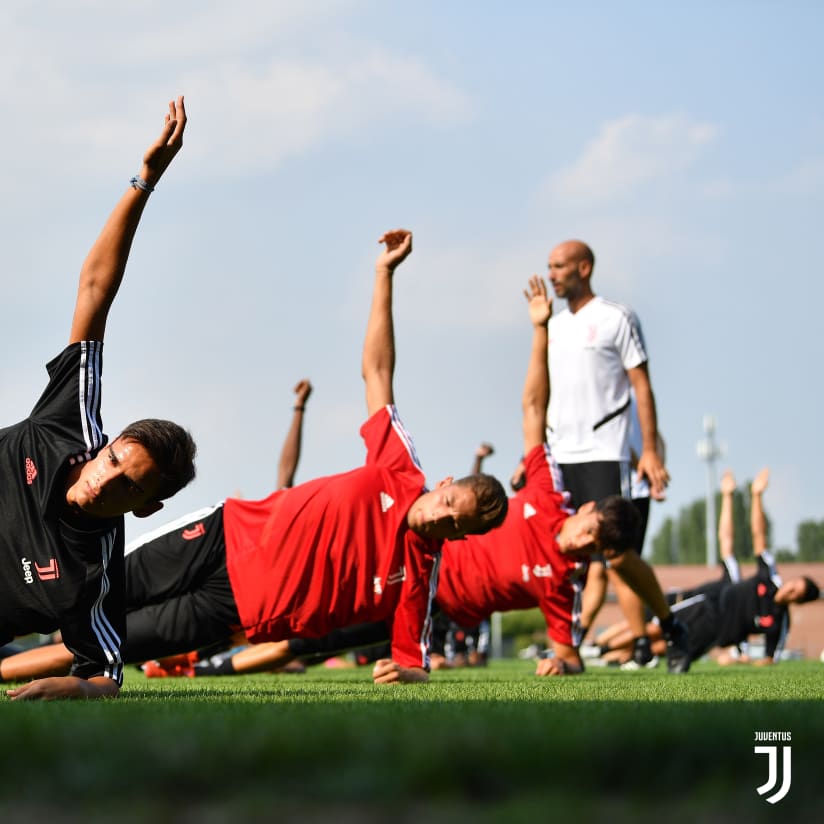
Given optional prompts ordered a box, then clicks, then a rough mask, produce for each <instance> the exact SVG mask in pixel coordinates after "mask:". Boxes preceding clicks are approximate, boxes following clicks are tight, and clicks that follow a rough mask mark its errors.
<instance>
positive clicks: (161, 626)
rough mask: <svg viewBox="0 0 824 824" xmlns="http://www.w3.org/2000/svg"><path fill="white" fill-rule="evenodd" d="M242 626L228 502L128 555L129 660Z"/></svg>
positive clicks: (218, 638) (198, 643)
mask: <svg viewBox="0 0 824 824" xmlns="http://www.w3.org/2000/svg"><path fill="white" fill-rule="evenodd" d="M239 626H240V618H239V616H238V612H237V606H236V605H235V598H234V594H233V593H232V587H231V584H230V583H229V574H228V572H227V570H226V541H225V538H224V534H223V507H218V508H216V509H215V510H213V511H212V512H210V513H209V514H206V515H205V516H203V517H195V518H193V519H192V520H190V521H188V522H187V523H185V524H184V523H183V522H179V523H178V524H176V526H175V528H174V529H172V530H170V531H168V532H166V533H164V534H162V535H160V536H159V537H157V538H154V539H153V540H151V541H149V542H148V543H146V544H143V545H142V546H140V547H139V548H137V549H135V550H134V551H133V552H130V553H129V554H128V555H126V633H127V637H126V643H125V645H124V646H123V660H124V661H125V662H126V663H139V662H142V661H147V660H150V659H152V658H162V657H164V656H166V655H175V654H177V653H181V652H189V651H190V650H193V649H196V648H198V647H203V646H207V645H209V644H212V643H215V642H222V641H228V640H229V638H230V637H231V636H232V635H233V633H234V632H235V631H237V629H238V628H239Z"/></svg>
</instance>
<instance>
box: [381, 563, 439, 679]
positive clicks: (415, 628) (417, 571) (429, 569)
mask: <svg viewBox="0 0 824 824" xmlns="http://www.w3.org/2000/svg"><path fill="white" fill-rule="evenodd" d="M439 565H440V555H439V554H437V555H426V554H424V553H423V552H421V551H420V550H418V549H414V548H413V549H412V550H410V551H409V552H408V553H407V575H406V580H405V581H404V584H403V588H402V589H401V595H400V600H399V601H398V605H397V607H396V608H395V610H394V612H393V614H392V616H391V617H390V618H389V619H388V621H387V623H388V626H389V632H390V639H391V643H392V660H393V661H394V662H395V663H396V664H398V665H399V666H402V667H423V668H424V669H426V670H428V669H429V643H430V636H431V632H432V601H433V600H434V597H435V590H436V587H437V583H438V568H439Z"/></svg>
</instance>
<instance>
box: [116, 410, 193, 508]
mask: <svg viewBox="0 0 824 824" xmlns="http://www.w3.org/2000/svg"><path fill="white" fill-rule="evenodd" d="M117 437H118V438H123V439H125V440H129V441H135V442H136V443H139V444H141V446H144V447H145V448H146V451H147V452H148V453H149V454H150V455H151V456H152V459H153V460H154V462H155V463H156V464H157V468H158V471H159V473H160V487H159V489H158V491H157V495H155V499H156V500H158V501H162V500H164V499H165V498H171V497H172V495H174V494H175V493H176V492H179V491H180V490H181V489H183V487H184V486H186V485H187V484H188V483H191V481H193V480H194V477H195V454H196V453H197V447H196V446H195V442H194V439H193V438H192V436H191V435H190V434H189V433H188V432H187V431H186V430H185V429H184V428H183V427H182V426H178V425H177V424H176V423H173V422H172V421H164V420H160V419H158V418H144V419H142V420H139V421H135V422H134V423H130V424H129V425H128V426H127V427H126V428H125V429H123V431H122V432H121V433H120V434H119V435H118V436H117Z"/></svg>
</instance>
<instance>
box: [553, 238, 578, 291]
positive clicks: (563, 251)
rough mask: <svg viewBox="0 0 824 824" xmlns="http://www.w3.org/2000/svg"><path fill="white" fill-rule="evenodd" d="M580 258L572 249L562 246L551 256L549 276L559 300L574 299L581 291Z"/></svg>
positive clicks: (554, 250)
mask: <svg viewBox="0 0 824 824" xmlns="http://www.w3.org/2000/svg"><path fill="white" fill-rule="evenodd" d="M579 264H580V258H579V257H578V256H576V255H575V254H574V251H573V249H572V248H571V247H568V246H566V245H565V244H561V245H560V246H557V247H556V248H555V249H553V250H552V252H551V253H550V255H549V263H548V270H549V271H548V276H549V281H550V283H551V284H552V288H553V289H554V290H555V294H556V296H557V297H559V298H566V299H568V298H574V297H575V296H576V295H577V294H578V292H579V291H580V289H581V273H580V269H579Z"/></svg>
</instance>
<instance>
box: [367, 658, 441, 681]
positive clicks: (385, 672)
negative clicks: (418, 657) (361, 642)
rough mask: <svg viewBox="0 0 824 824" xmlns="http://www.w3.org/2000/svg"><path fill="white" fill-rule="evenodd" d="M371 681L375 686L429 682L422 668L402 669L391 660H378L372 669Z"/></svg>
mask: <svg viewBox="0 0 824 824" xmlns="http://www.w3.org/2000/svg"><path fill="white" fill-rule="evenodd" d="M372 680H373V682H374V683H376V684H414V683H420V682H426V681H428V680H429V673H428V672H427V671H426V670H425V669H424V668H423V667H402V666H400V664H396V663H395V662H394V661H393V660H392V659H391V658H380V659H379V660H377V661H375V666H374V667H373V668H372Z"/></svg>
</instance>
